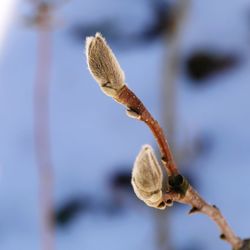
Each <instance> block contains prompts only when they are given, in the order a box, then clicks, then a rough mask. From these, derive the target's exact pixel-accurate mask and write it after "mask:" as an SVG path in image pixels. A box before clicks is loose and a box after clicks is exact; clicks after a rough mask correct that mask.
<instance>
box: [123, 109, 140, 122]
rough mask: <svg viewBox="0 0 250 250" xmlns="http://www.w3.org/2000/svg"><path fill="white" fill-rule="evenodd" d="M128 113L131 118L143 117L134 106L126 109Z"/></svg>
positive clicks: (138, 118)
mask: <svg viewBox="0 0 250 250" xmlns="http://www.w3.org/2000/svg"><path fill="white" fill-rule="evenodd" d="M126 114H127V116H128V117H130V118H133V119H137V120H140V119H141V115H140V114H139V113H138V112H137V111H136V110H134V109H133V108H128V109H127V110H126Z"/></svg>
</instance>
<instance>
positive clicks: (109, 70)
mask: <svg viewBox="0 0 250 250" xmlns="http://www.w3.org/2000/svg"><path fill="white" fill-rule="evenodd" d="M86 56H87V64H88V68H89V71H90V73H91V75H92V76H93V78H94V79H95V80H96V81H97V82H98V84H99V85H100V87H101V89H102V91H103V92H104V93H105V94H106V95H108V96H111V97H116V96H117V94H118V92H119V90H120V89H121V88H122V87H123V86H124V85H125V76H124V72H123V71H122V69H121V67H120V65H119V63H118V61H117V59H116V57H115V55H114V54H113V52H112V50H111V49H110V47H109V46H108V44H107V43H106V41H105V39H104V38H103V37H102V35H101V34H100V33H96V35H95V37H93V36H92V37H87V39H86Z"/></svg>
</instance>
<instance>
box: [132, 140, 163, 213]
mask: <svg viewBox="0 0 250 250" xmlns="http://www.w3.org/2000/svg"><path fill="white" fill-rule="evenodd" d="M162 181H163V175H162V170H161V167H160V165H159V163H158V161H157V159H156V157H155V154H154V151H153V149H152V148H151V146H150V145H145V146H143V148H142V149H141V151H140V153H139V154H138V156H137V158H136V160H135V163H134V167H133V171H132V181H131V182H132V186H133V188H134V191H135V194H136V196H137V197H138V198H139V199H140V200H142V201H144V202H145V203H146V204H147V205H148V206H150V207H154V208H159V209H164V208H165V207H166V204H165V202H164V201H163V198H162Z"/></svg>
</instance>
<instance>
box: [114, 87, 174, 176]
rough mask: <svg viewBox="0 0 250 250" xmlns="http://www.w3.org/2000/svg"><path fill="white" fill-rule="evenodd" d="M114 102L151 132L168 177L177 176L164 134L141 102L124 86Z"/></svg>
mask: <svg viewBox="0 0 250 250" xmlns="http://www.w3.org/2000/svg"><path fill="white" fill-rule="evenodd" d="M115 99H116V101H118V102H120V103H122V104H124V105H125V106H126V107H127V108H128V111H129V112H134V113H135V114H137V115H138V119H140V120H141V121H143V122H145V123H146V124H147V125H148V127H149V128H150V130H151V131H152V133H153V135H154V137H155V139H156V141H157V143H158V145H159V147H160V150H161V153H162V161H163V163H164V165H165V167H166V170H167V172H168V174H169V175H177V174H178V170H177V167H176V164H175V162H174V158H173V155H172V153H171V150H170V147H169V145H168V142H167V140H166V139H165V138H164V133H163V130H162V128H161V127H160V125H159V123H158V122H157V121H156V120H155V119H154V118H153V116H152V115H151V114H150V113H149V111H148V110H147V109H146V108H145V106H144V105H143V103H142V102H141V100H140V99H139V98H138V97H137V96H136V95H135V94H134V93H133V92H132V91H131V90H130V89H129V88H128V87H127V86H126V85H124V86H123V88H122V89H121V90H120V91H119V93H118V95H117V97H116V98H115Z"/></svg>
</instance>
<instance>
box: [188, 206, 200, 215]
mask: <svg viewBox="0 0 250 250" xmlns="http://www.w3.org/2000/svg"><path fill="white" fill-rule="evenodd" d="M198 212H200V210H199V209H198V208H197V207H192V208H191V209H190V210H189V212H188V214H189V215H192V214H194V213H198Z"/></svg>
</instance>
